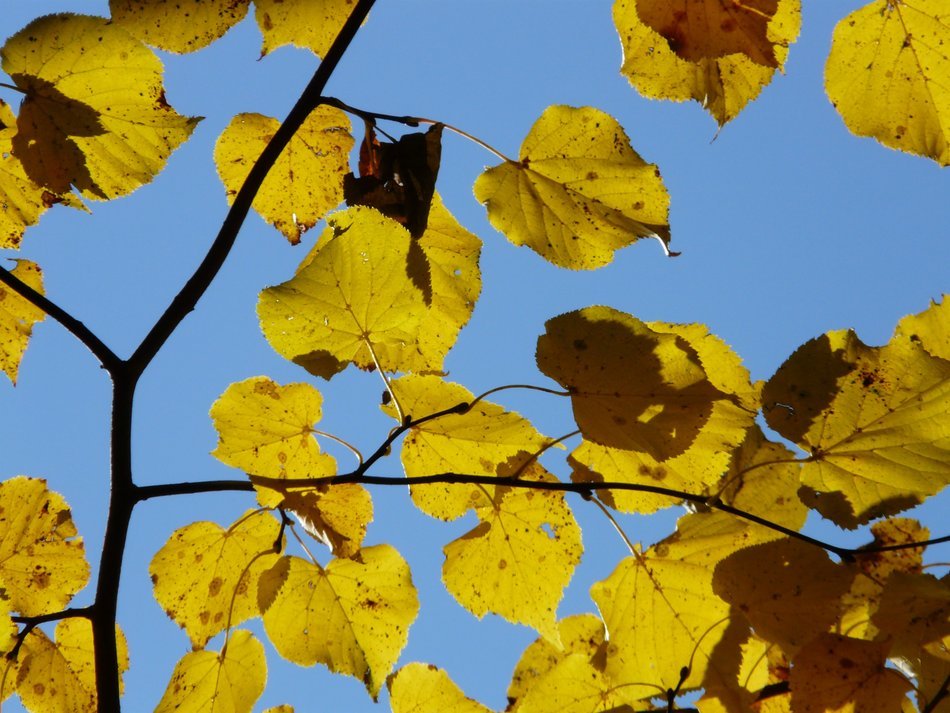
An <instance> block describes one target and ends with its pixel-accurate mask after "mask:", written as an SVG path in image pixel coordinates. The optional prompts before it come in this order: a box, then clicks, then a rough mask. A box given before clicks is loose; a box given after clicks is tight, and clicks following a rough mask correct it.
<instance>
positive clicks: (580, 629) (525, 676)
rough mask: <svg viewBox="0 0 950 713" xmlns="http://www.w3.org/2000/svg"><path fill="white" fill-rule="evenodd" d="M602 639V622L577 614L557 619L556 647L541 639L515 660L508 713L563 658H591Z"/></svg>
mask: <svg viewBox="0 0 950 713" xmlns="http://www.w3.org/2000/svg"><path fill="white" fill-rule="evenodd" d="M605 636H606V632H605V631H604V622H602V621H601V620H600V619H599V618H597V616H596V615H594V614H577V615H574V616H569V617H566V618H564V619H561V621H559V622H558V638H557V639H556V640H559V641H560V645H557V644H555V643H552V642H551V641H549V640H548V639H546V638H544V637H543V636H542V637H541V638H539V639H536V640H535V641H534V642H533V643H532V644H530V645H529V646H528V648H526V649H525V650H524V653H522V654H521V658H520V659H518V663H517V665H516V666H515V671H514V673H513V674H512V676H511V685H510V686H508V700H509V701H512V702H514V706H512V709H513V710H518V708H517V705H518V703H519V701H520V700H521V699H522V698H524V696H525V693H527V691H528V690H529V689H530V688H531V686H533V685H534V683H535V682H536V681H537V680H538V679H539V678H540V677H542V676H544V675H546V674H547V673H549V672H550V671H552V670H553V669H554V668H555V667H556V666H557V664H558V663H560V662H561V661H562V660H564V659H565V658H566V657H567V656H570V655H572V654H580V655H583V656H586V657H587V658H589V659H591V658H593V657H594V656H595V655H596V654H597V653H598V652H599V651H600V650H601V647H602V646H603V644H604V640H605Z"/></svg>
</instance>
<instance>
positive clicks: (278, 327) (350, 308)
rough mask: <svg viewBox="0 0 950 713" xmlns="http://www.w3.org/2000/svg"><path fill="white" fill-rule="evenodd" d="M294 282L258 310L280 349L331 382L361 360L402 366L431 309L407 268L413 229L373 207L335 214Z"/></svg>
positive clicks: (264, 297)
mask: <svg viewBox="0 0 950 713" xmlns="http://www.w3.org/2000/svg"><path fill="white" fill-rule="evenodd" d="M328 222H329V223H330V227H328V228H327V230H326V231H324V233H323V235H322V236H321V238H320V242H319V243H318V244H317V247H316V248H315V249H314V252H313V253H312V254H311V255H309V256H308V257H307V258H306V260H305V261H304V264H303V265H301V267H300V269H299V270H298V272H297V274H296V275H295V276H294V277H293V278H292V279H290V280H288V281H287V282H284V283H283V284H280V285H277V286H276V287H268V288H267V289H266V290H264V291H263V292H262V293H261V296H260V301H259V303H258V306H257V313H258V316H259V317H260V320H261V327H262V329H263V330H264V336H265V337H267V340H268V341H269V342H270V344H271V346H272V347H274V349H276V350H277V352H278V353H279V354H281V355H282V356H284V357H286V358H287V359H290V360H291V361H293V362H294V363H296V364H298V365H300V366H302V367H304V368H305V369H307V370H308V371H309V372H311V373H312V374H316V375H317V376H322V377H324V378H327V379H329V378H330V377H331V376H333V375H334V374H336V373H337V372H339V371H342V370H343V369H344V368H346V366H347V364H348V363H353V364H355V365H356V366H358V367H360V368H361V369H372V368H374V367H378V368H381V369H383V370H385V371H398V370H400V369H401V367H402V365H401V364H400V363H399V361H398V355H399V354H400V353H401V351H402V350H403V349H404V348H405V347H406V346H407V345H408V344H415V343H416V341H417V335H418V330H419V324H420V322H421V320H422V318H423V315H424V314H425V309H426V306H425V302H424V300H423V296H422V292H421V291H420V290H419V289H418V288H417V287H416V286H415V285H414V284H413V282H412V280H411V279H410V277H409V275H408V273H407V271H406V265H407V260H408V256H409V244H410V238H409V233H408V232H407V231H406V229H405V228H403V227H402V226H401V225H399V224H398V223H396V222H395V221H393V220H390V219H389V218H386V217H384V216H383V215H382V214H381V213H379V212H378V211H376V210H374V209H372V208H366V207H363V206H356V207H353V208H348V209H347V210H345V211H341V212H339V213H336V214H334V215H333V216H332V217H330V218H329V219H328Z"/></svg>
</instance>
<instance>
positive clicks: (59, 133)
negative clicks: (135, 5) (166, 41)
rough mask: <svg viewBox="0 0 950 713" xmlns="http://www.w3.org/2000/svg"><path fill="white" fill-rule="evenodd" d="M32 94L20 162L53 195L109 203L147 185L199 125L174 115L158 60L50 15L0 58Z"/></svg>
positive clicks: (124, 35)
mask: <svg viewBox="0 0 950 713" xmlns="http://www.w3.org/2000/svg"><path fill="white" fill-rule="evenodd" d="M0 56H2V60H3V70H4V71H5V72H6V73H7V74H9V75H10V77H12V79H13V81H14V82H15V83H16V85H17V87H19V88H20V89H21V90H22V91H23V92H24V93H25V94H26V98H25V99H24V100H23V104H22V106H21V107H20V115H19V118H18V119H17V133H16V135H15V136H14V137H13V155H14V156H15V157H16V158H17V159H19V160H20V162H21V163H22V164H23V167H24V169H25V170H26V173H27V175H28V176H29V177H30V179H31V180H32V181H33V182H34V183H36V184H37V185H40V186H43V187H44V188H46V189H48V190H49V191H51V192H52V193H54V194H57V195H59V194H66V193H68V192H69V190H70V186H74V187H75V188H76V190H78V191H79V192H80V193H81V194H82V195H83V196H84V197H86V198H92V199H96V200H107V199H110V198H115V197H116V196H121V195H124V194H126V193H129V192H131V191H134V190H135V189H136V188H138V187H139V186H141V185H142V184H144V183H148V182H149V181H151V180H152V178H154V177H155V175H156V174H157V173H158V172H159V171H161V170H162V168H163V167H164V165H165V162H166V161H167V160H168V157H169V155H170V154H171V152H172V151H174V150H175V149H176V148H177V147H178V146H179V145H180V144H181V143H182V142H184V141H185V140H186V139H187V138H188V137H189V136H190V135H191V132H192V130H193V129H194V128H195V125H196V124H197V123H198V119H194V118H188V117H184V116H181V115H179V114H178V113H176V112H175V111H174V110H173V109H172V108H171V107H170V106H169V105H168V103H167V102H166V100H165V93H164V89H163V88H162V64H161V62H160V61H159V59H158V57H156V56H155V54H154V53H153V52H152V51H151V50H149V49H148V48H147V47H145V46H144V45H143V44H141V43H140V42H139V41H138V40H136V39H135V38H133V37H132V36H131V35H129V34H128V32H126V31H125V30H123V29H122V28H120V27H119V26H118V25H115V24H111V23H110V22H109V21H108V20H106V19H104V18H101V17H89V16H84V15H69V14H60V15H46V16H45V17H41V18H39V19H37V20H34V21H33V22H31V23H30V24H29V25H27V26H26V27H25V28H24V29H22V30H20V31H19V32H18V33H16V34H15V35H13V36H12V37H11V38H10V39H9V40H7V43H6V44H5V45H4V46H3V49H2V50H0Z"/></svg>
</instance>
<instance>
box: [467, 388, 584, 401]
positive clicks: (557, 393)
mask: <svg viewBox="0 0 950 713" xmlns="http://www.w3.org/2000/svg"><path fill="white" fill-rule="evenodd" d="M508 389H526V390H528V391H541V392H543V393H545V394H554V395H555V396H570V395H571V392H570V391H557V390H555V389H549V388H547V387H545V386H532V385H531V384H505V385H504V386H496V387H495V388H493V389H489V390H488V391H485V392H484V393H481V394H479V395H478V396H476V397H475V398H474V399H473V400H472V404H471V405H472V406H474V405H475V404H477V403H478V402H479V401H481V400H482V399H484V398H486V397H488V396H490V395H491V394H494V393H497V392H499V391H506V390H508Z"/></svg>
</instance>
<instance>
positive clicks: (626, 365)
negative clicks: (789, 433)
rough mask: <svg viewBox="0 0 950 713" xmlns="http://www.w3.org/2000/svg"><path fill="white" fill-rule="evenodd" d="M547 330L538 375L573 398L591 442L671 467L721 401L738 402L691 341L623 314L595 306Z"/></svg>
mask: <svg viewBox="0 0 950 713" xmlns="http://www.w3.org/2000/svg"><path fill="white" fill-rule="evenodd" d="M545 327H546V331H545V333H544V334H543V335H542V336H541V337H539V338H538V350H537V360H538V368H539V369H540V370H541V371H542V372H544V373H545V374H547V375H548V376H549V377H551V378H552V379H554V380H555V381H557V382H558V383H559V384H561V386H563V387H564V388H566V389H567V390H568V391H570V392H571V403H572V404H573V407H574V418H575V420H576V421H577V425H578V426H579V427H580V429H581V431H582V432H583V434H584V437H585V438H586V439H587V440H590V441H593V442H595V443H599V444H601V445H604V446H610V447H612V448H622V449H627V450H636V451H641V452H644V453H647V454H648V455H650V456H651V457H652V458H654V459H655V460H657V461H665V460H667V459H668V458H672V457H674V456H677V455H680V454H682V453H683V452H685V451H686V450H687V449H688V448H689V447H690V445H691V444H692V443H693V442H694V441H695V440H696V438H697V436H698V434H699V433H700V431H701V430H702V428H703V427H704V426H706V424H707V423H708V422H709V420H710V417H711V416H712V414H713V411H714V407H715V405H716V403H717V402H720V401H723V400H725V401H733V402H734V401H737V400H738V399H737V398H736V397H734V396H730V395H728V394H726V393H723V392H722V391H721V390H720V389H719V388H717V387H716V386H715V385H714V384H713V383H712V382H711V381H710V380H709V378H708V377H707V375H706V372H705V370H704V368H703V362H702V359H701V357H700V355H699V354H698V353H697V351H696V350H695V349H694V348H693V347H692V346H690V344H689V343H688V342H687V341H686V340H684V339H683V338H681V337H679V336H677V335H676V334H672V333H665V332H662V331H655V330H653V329H651V328H650V327H649V326H648V325H647V324H645V323H643V322H641V321H640V320H638V319H636V318H635V317H632V316H630V315H628V314H624V313H623V312H618V311H617V310H614V309H611V308H609V307H588V308H586V309H583V310H579V311H576V312H569V313H567V314H562V315H560V316H558V317H555V318H553V319H550V320H548V322H547V323H546V325H545ZM726 420H728V418H727V419H726ZM745 420H747V421H749V420H750V419H748V418H746V419H745ZM733 428H734V426H733ZM736 433H738V434H739V439H738V440H735V443H736V444H738V443H739V442H741V429H739V431H736ZM727 461H728V459H727ZM725 465H726V463H724V464H723V468H724V467H725ZM717 475H718V474H717Z"/></svg>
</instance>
